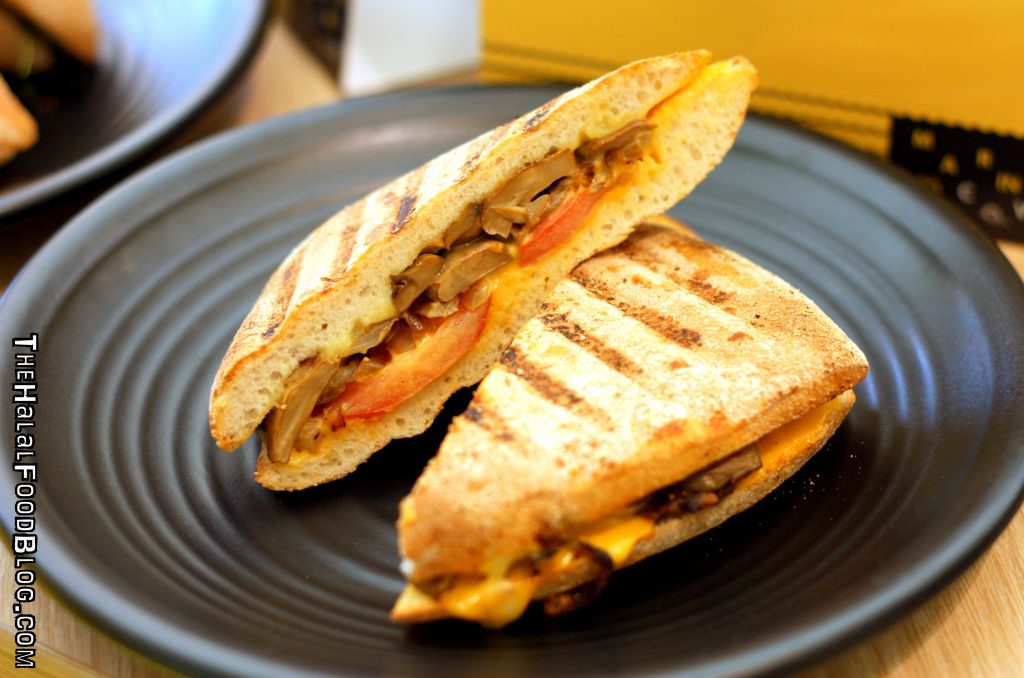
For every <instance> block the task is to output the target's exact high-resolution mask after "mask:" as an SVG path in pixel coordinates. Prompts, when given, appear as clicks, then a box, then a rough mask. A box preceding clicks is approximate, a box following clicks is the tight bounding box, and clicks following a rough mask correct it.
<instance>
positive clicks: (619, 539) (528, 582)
mask: <svg viewBox="0 0 1024 678" xmlns="http://www.w3.org/2000/svg"><path fill="white" fill-rule="evenodd" d="M842 406H843V405H842V402H841V398H836V399H834V400H830V401H829V402H827V403H825V404H824V405H821V406H819V407H817V408H815V409H813V410H811V411H810V412H808V413H807V414H805V415H804V416H802V417H800V418H799V419H796V420H794V421H792V422H790V423H788V424H786V425H784V426H782V427H781V428H779V429H777V430H775V431H772V432H771V433H769V434H767V435H766V436H764V437H763V438H761V439H760V440H758V447H759V448H760V450H761V455H762V458H763V459H764V461H765V467H766V468H776V467H778V466H780V465H781V462H779V463H772V462H771V461H770V460H771V459H783V460H784V459H785V458H786V457H789V456H791V455H793V454H796V453H798V452H799V451H800V450H801V449H802V448H804V447H806V446H807V445H809V444H812V443H814V442H815V441H816V440H817V439H818V437H819V433H820V430H821V427H822V426H823V425H824V424H825V421H826V419H827V417H828V415H829V414H830V413H831V412H832V411H833V410H835V409H838V408H840V407H842ZM763 472H764V469H762V470H759V471H755V472H754V473H751V474H750V475H748V476H746V477H745V478H743V479H742V480H740V484H741V485H743V484H744V483H745V481H746V482H748V483H749V482H752V479H753V478H755V477H756V476H758V475H759V474H761V473H763ZM652 534H654V521H653V520H651V519H649V518H645V517H643V516H638V515H630V514H619V515H616V516H612V517H609V518H606V519H604V520H602V521H600V522H599V523H597V524H595V525H593V526H591V527H588V528H586V529H585V530H583V531H582V532H580V533H579V534H577V535H575V539H578V540H579V541H581V542H583V543H585V544H589V545H590V546H593V547H595V548H599V549H601V550H602V551H604V552H606V553H607V554H608V555H609V556H610V557H611V559H612V563H613V564H614V566H615V567H620V566H621V565H622V564H623V563H625V562H626V561H627V560H628V559H629V556H630V554H631V553H632V551H633V548H634V547H635V546H636V545H637V543H639V542H640V541H642V540H644V539H646V538H648V537H650V536H651V535H652ZM575 558H576V555H575V553H574V552H573V551H572V550H571V549H569V548H564V547H563V548H560V549H558V550H557V551H556V552H555V554H554V555H553V556H552V557H551V558H549V559H548V561H547V562H546V563H545V566H544V571H543V574H542V575H540V576H535V577H529V578H522V579H515V578H508V577H506V576H505V573H506V571H507V569H508V565H509V563H510V562H511V561H509V560H502V561H501V562H497V561H496V562H494V563H492V566H491V567H488V568H487V570H488V573H487V576H486V577H485V578H484V579H482V580H469V579H467V580H464V581H461V582H457V583H456V584H455V585H454V586H453V587H452V588H450V589H448V590H447V591H445V592H444V593H442V594H441V596H440V598H439V599H431V600H433V602H434V603H436V604H437V605H439V606H440V607H442V608H443V609H444V610H445V612H446V613H447V614H448V615H449V616H452V617H458V618H460V619H468V620H470V621H475V622H479V623H481V624H483V625H485V626H490V627H500V626H504V625H506V624H508V623H510V622H512V621H515V620H516V619H518V618H519V617H520V616H521V615H522V613H523V611H525V610H526V607H527V605H529V603H530V601H531V600H532V598H533V595H534V593H535V592H536V591H537V589H538V588H539V587H540V586H541V584H542V583H543V581H544V579H545V578H546V577H553V576H557V575H558V574H560V573H563V572H567V571H569V570H570V569H571V568H572V566H573V560H574V559H575ZM402 595H403V597H406V596H415V597H416V598H417V599H418V598H419V597H420V596H426V594H424V593H422V592H421V591H419V589H417V588H416V587H415V585H413V584H410V585H409V586H408V587H406V590H405V592H404V593H403V594H402Z"/></svg>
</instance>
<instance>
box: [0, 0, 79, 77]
mask: <svg viewBox="0 0 1024 678" xmlns="http://www.w3.org/2000/svg"><path fill="white" fill-rule="evenodd" d="M0 5H7V7H9V8H10V9H11V10H13V11H14V12H16V13H18V14H20V15H21V16H22V17H24V18H25V19H27V20H28V21H29V22H31V23H32V24H33V25H34V26H36V27H37V28H38V29H39V30H40V31H42V33H44V34H45V35H48V36H49V37H51V38H53V39H54V40H55V41H56V42H57V44H59V45H60V46H61V47H62V48H64V49H65V50H66V51H67V52H68V53H69V54H71V55H72V56H73V57H75V58H76V59H78V60H79V61H82V62H84V63H87V64H91V63H94V62H95V61H96V48H97V45H98V44H99V29H98V28H97V25H96V17H95V15H94V14H93V8H92V2H91V0H0Z"/></svg>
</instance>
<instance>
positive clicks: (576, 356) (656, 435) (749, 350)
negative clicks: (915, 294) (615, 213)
mask: <svg viewBox="0 0 1024 678" xmlns="http://www.w3.org/2000/svg"><path fill="white" fill-rule="evenodd" d="M866 373H867V362H866V360H865V359H864V356H863V354H862V353H861V351H860V350H859V349H858V348H857V347H856V345H854V344H853V342H852V341H850V339H849V338H848V337H847V336H846V335H845V334H844V333H843V332H842V330H840V329H839V328H838V327H837V326H836V325H835V324H834V323H833V322H832V321H831V320H830V319H829V318H828V317H827V316H825V314H824V313H822V311H821V310H820V309H818V308H817V307H816V306H815V305H814V304H813V302H811V301H810V300H809V299H807V298H806V297H805V296H803V295H802V294H801V293H800V292H798V291H797V290H796V289H794V288H793V287H792V286H790V285H788V284H787V283H785V282H784V281H782V280H781V279H779V278H778V277H776V276H775V275H773V274H771V273H769V272H768V271H765V270H764V269H762V268H760V267H758V266H757V265H755V264H753V263H752V262H750V261H748V260H747V259H745V258H743V257H741V256H739V255H737V254H735V253H732V252H729V251H727V250H725V249H723V248H721V247H717V246H715V245H712V244H710V243H707V242H704V241H703V240H701V239H700V238H697V237H696V236H693V235H687V234H686V233H683V232H678V231H669V230H665V229H657V230H648V229H643V230H641V231H639V232H638V233H636V234H634V235H633V237H631V238H630V239H629V240H628V241H626V242H625V243H624V244H622V245H620V246H619V247H617V248H615V249H613V250H610V251H609V252H605V253H603V254H601V255H599V256H597V257H594V258H592V259H590V260H589V261H587V262H584V263H583V264H581V265H580V266H578V267H577V268H576V270H574V271H573V273H572V275H571V276H570V278H569V279H568V280H565V281H563V282H562V283H561V284H560V285H559V286H558V287H557V289H556V290H555V291H554V293H553V294H552V295H551V296H550V297H549V299H548V302H547V303H546V304H545V306H544V308H543V309H542V311H541V312H540V314H538V316H537V317H535V318H534V319H532V320H531V321H530V322H529V323H527V324H526V325H525V326H524V327H523V329H522V331H520V333H519V334H518V335H517V337H516V338H515V340H514V341H513V342H512V345H511V347H510V349H509V350H508V351H506V352H505V353H504V354H503V357H502V361H501V363H500V364H499V365H498V366H496V367H495V369H493V370H492V371H491V373H490V374H488V375H487V377H486V378H485V379H484V381H483V382H482V383H481V384H480V386H479V387H478V388H477V391H476V394H475V396H474V398H473V401H472V403H471V404H470V406H469V408H468V409H467V411H466V413H465V414H464V415H461V416H459V417H457V418H456V419H455V420H454V421H453V423H452V425H451V428H450V429H449V432H448V435H447V437H446V438H445V440H444V442H443V443H442V445H441V449H440V450H439V452H438V454H437V455H436V456H435V457H434V458H433V459H432V460H431V461H430V463H429V464H428V466H427V468H426V470H425V471H424V473H423V474H422V475H421V476H420V478H419V480H418V481H417V483H416V486H415V487H414V489H413V491H412V493H411V494H410V495H409V496H408V497H407V498H406V499H405V500H404V501H403V505H402V516H403V517H402V520H401V521H400V524H399V537H400V542H401V549H402V552H403V554H404V556H405V557H406V558H407V559H408V560H409V561H410V562H411V563H412V565H413V567H414V571H413V573H412V578H413V579H415V580H420V581H425V580H429V579H431V578H433V577H436V576H440V575H448V574H472V573H475V572H480V571H482V570H483V569H484V567H485V566H486V564H487V563H489V562H494V561H496V560H502V559H509V558H512V559H515V558H517V557H520V556H521V555H522V554H525V553H531V552H533V551H535V550H537V549H538V541H537V539H538V536H541V535H545V534H554V535H558V534H567V533H571V532H572V531H573V530H574V529H577V528H579V527H580V526H585V525H589V524H592V523H594V522H595V521H597V520H599V519H601V518H603V517H605V516H608V515H610V514H612V513H614V512H615V511H618V510H620V509H622V508H624V507H625V506H627V505H629V504H631V503H632V502H634V501H636V500H638V499H640V498H642V497H645V496H647V495H648V494H650V493H651V492H653V491H655V490H657V489H659V488H662V487H665V486H667V485H670V484H672V483H674V482H677V481H678V480H680V479H682V478H685V477H687V476H689V475H691V474H692V473H695V472H696V471H698V470H700V469H702V468H704V467H706V466H707V465H709V464H711V463H713V462H714V461H716V460H718V459H720V458H722V457H724V456H726V455H728V454H730V453H731V452H733V451H735V450H737V449H740V448H741V447H743V446H744V445H747V444H748V443H750V442H753V441H755V440H757V439H759V438H761V437H762V436H764V435H765V434H767V433H769V432H770V431H773V430H775V429H777V428H779V427H780V426H782V425H783V424H785V423H787V422H789V421H792V420H794V419H796V418H798V417H800V416H801V415H803V414H805V413H807V412H808V411H810V410H811V409H812V408H814V407H817V406H819V405H821V404H822V403H825V402H827V401H829V400H831V399H832V398H834V397H836V396H837V395H838V394H840V393H842V392H844V391H846V390H849V389H850V388H852V387H853V385H854V384H856V383H857V382H859V381H860V380H861V379H862V378H863V377H864V375H865V374H866ZM509 516H515V520H509V518H508V517H509Z"/></svg>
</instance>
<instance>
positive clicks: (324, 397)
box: [317, 357, 361, 405]
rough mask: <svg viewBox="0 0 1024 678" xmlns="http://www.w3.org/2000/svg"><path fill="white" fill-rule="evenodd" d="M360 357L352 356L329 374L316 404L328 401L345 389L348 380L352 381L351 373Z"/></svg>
mask: <svg viewBox="0 0 1024 678" xmlns="http://www.w3.org/2000/svg"><path fill="white" fill-rule="evenodd" d="M360 360H361V358H358V357H356V358H352V359H350V360H347V361H346V362H345V363H344V364H343V365H340V366H339V367H338V369H336V370H335V371H334V374H332V375H331V378H330V380H329V381H328V382H327V385H326V386H324V390H323V391H322V392H321V393H320V399H319V400H317V405H320V404H322V403H329V402H331V401H332V400H334V399H335V398H337V397H338V396H340V395H341V392H342V391H344V390H345V386H347V385H348V382H350V381H352V377H353V375H355V373H356V367H357V366H358V365H359V361H360Z"/></svg>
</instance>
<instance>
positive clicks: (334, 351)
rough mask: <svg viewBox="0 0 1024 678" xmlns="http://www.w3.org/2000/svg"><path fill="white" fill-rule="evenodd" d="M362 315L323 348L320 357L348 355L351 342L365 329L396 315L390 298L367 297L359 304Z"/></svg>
mask: <svg viewBox="0 0 1024 678" xmlns="http://www.w3.org/2000/svg"><path fill="white" fill-rule="evenodd" d="M360 303H361V310H362V313H361V314H360V315H359V318H357V319H356V321H355V322H354V323H353V324H352V327H351V328H350V329H349V330H348V331H346V332H339V333H338V334H337V335H335V336H334V337H333V338H332V339H331V341H330V343H328V344H327V346H325V347H324V349H323V351H322V352H321V355H322V356H323V357H325V358H337V357H344V356H347V355H349V351H350V347H351V346H352V342H353V341H355V339H356V337H357V336H358V335H360V334H362V333H363V332H365V331H366V328H367V327H370V326H372V325H376V324H377V323H379V322H383V321H385V320H389V319H391V318H394V317H395V316H396V315H398V314H397V313H396V312H395V304H394V302H393V301H392V300H391V297H373V296H367V298H366V299H364V300H362V301H361V302H360Z"/></svg>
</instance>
